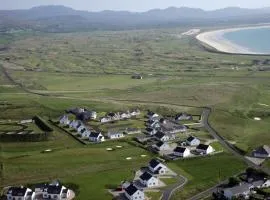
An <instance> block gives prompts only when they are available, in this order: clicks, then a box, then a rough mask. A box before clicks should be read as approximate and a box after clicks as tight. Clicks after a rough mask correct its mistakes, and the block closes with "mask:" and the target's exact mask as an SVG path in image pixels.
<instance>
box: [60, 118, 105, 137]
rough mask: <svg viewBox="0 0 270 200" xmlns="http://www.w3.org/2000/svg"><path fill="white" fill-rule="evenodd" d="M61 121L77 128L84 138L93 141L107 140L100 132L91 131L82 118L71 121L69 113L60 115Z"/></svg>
mask: <svg viewBox="0 0 270 200" xmlns="http://www.w3.org/2000/svg"><path fill="white" fill-rule="evenodd" d="M59 123H60V124H62V125H67V126H69V127H70V128H73V129H75V130H76V131H77V132H78V134H80V135H81V138H83V139H89V140H90V141H92V142H103V141H105V138H104V136H103V135H102V134H101V133H100V132H95V131H90V130H89V129H88V128H87V127H86V126H85V125H84V123H83V122H82V121H80V120H72V121H70V120H69V119H68V116H67V115H63V116H62V117H60V120H59Z"/></svg>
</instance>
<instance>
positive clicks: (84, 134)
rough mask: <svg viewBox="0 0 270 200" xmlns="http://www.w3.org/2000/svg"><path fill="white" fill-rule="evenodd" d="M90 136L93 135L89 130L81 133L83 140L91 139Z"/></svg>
mask: <svg viewBox="0 0 270 200" xmlns="http://www.w3.org/2000/svg"><path fill="white" fill-rule="evenodd" d="M90 134H91V131H89V130H88V129H83V130H82V132H81V136H82V138H89V136H90Z"/></svg>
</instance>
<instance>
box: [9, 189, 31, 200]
mask: <svg viewBox="0 0 270 200" xmlns="http://www.w3.org/2000/svg"><path fill="white" fill-rule="evenodd" d="M34 195H35V194H34V193H33V192H32V190H31V189H29V188H26V187H23V186H22V187H10V188H9V189H8V192H7V200H29V199H30V200H32V199H34Z"/></svg>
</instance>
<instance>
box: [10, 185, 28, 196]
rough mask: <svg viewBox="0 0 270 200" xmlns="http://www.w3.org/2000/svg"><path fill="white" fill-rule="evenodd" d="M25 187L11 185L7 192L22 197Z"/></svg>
mask: <svg viewBox="0 0 270 200" xmlns="http://www.w3.org/2000/svg"><path fill="white" fill-rule="evenodd" d="M26 190H27V188H26V187H11V188H9V190H8V193H9V194H11V195H12V196H17V197H23V196H24V195H25V193H26Z"/></svg>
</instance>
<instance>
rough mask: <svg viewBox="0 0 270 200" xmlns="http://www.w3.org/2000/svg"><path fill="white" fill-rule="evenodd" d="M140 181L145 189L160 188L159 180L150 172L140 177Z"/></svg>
mask: <svg viewBox="0 0 270 200" xmlns="http://www.w3.org/2000/svg"><path fill="white" fill-rule="evenodd" d="M139 180H140V182H141V184H143V185H144V186H145V187H148V188H153V187H158V186H159V179H157V178H156V177H154V176H152V175H151V174H150V173H148V172H144V173H143V174H142V175H141V176H140V179H139Z"/></svg>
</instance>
